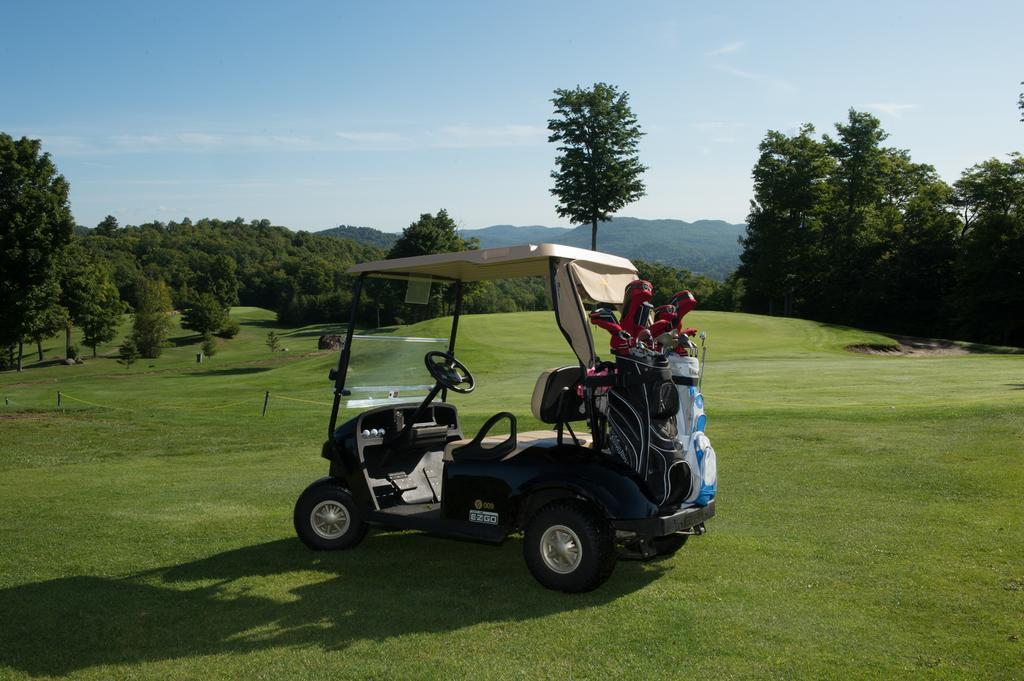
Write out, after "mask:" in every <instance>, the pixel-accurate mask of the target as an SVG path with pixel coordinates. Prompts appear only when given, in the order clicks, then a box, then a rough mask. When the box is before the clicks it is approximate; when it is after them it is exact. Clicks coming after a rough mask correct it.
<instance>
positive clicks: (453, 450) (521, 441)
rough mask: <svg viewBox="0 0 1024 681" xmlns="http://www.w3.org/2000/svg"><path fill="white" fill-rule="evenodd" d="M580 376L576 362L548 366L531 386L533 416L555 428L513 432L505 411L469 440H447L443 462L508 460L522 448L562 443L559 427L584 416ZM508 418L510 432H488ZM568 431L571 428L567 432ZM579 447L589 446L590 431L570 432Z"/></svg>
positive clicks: (495, 416) (509, 417) (581, 373)
mask: <svg viewBox="0 0 1024 681" xmlns="http://www.w3.org/2000/svg"><path fill="white" fill-rule="evenodd" d="M582 375H583V372H582V370H581V369H580V367H579V365H576V366H567V367H559V368H557V369H548V370H547V371H545V372H543V373H541V375H540V378H538V379H537V385H536V387H534V389H533V399H531V400H530V409H531V411H532V412H533V416H534V418H536V419H537V420H539V421H543V422H544V423H551V424H556V425H558V430H531V431H528V432H525V433H517V432H516V420H515V417H514V416H513V415H512V414H510V413H508V412H501V413H499V414H495V415H494V416H492V417H491V418H490V419H488V420H487V423H485V424H484V425H483V426H482V427H481V428H480V432H479V433H478V434H477V436H476V437H475V438H473V439H472V440H469V439H462V440H453V441H452V442H449V443H448V444H447V445H446V446H445V448H444V460H445V461H507V460H508V459H511V458H512V457H514V456H515V455H517V454H519V453H520V452H521V451H523V450H524V449H528V448H529V447H534V446H536V445H542V444H550V445H552V446H553V445H556V444H561V440H562V432H561V430H562V426H563V424H567V423H569V422H570V421H581V420H584V419H586V413H585V410H584V408H583V400H582V399H581V398H580V397H579V396H578V395H577V394H576V385H577V384H578V383H579V382H580V378H581V376H582ZM502 419H508V420H509V421H510V423H511V433H510V434H509V435H487V432H488V431H489V430H490V429H491V428H492V427H493V426H494V424H495V423H497V422H498V421H501V420H502ZM570 432H571V431H570ZM573 436H574V438H575V440H576V441H577V442H578V443H579V445H580V446H581V447H589V446H590V444H591V442H592V441H593V438H592V437H591V436H590V434H589V433H581V434H579V435H576V434H573Z"/></svg>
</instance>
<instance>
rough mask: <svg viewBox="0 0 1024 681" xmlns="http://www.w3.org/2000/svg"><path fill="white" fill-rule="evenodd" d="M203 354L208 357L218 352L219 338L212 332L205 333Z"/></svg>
mask: <svg viewBox="0 0 1024 681" xmlns="http://www.w3.org/2000/svg"><path fill="white" fill-rule="evenodd" d="M203 354H204V355H206V356H207V357H213V356H214V355H216V354H217V339H216V338H214V337H213V334H212V333H206V334H203Z"/></svg>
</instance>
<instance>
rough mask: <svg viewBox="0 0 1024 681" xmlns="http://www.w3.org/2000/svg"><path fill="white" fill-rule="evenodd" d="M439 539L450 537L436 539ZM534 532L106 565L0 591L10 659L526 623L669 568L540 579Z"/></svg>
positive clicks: (236, 647) (120, 661) (209, 650)
mask: <svg viewBox="0 0 1024 681" xmlns="http://www.w3.org/2000/svg"><path fill="white" fill-rule="evenodd" d="M438 542H443V544H442V545H440V546H439V545H438ZM521 550H522V544H521V542H520V541H519V540H516V539H513V540H510V541H508V542H506V543H505V544H504V545H503V546H501V547H500V548H493V547H488V546H481V545H476V544H467V543H462V542H457V541H452V540H445V539H439V538H433V537H427V536H425V535H415V534H414V535H409V534H407V533H400V532H387V531H378V532H375V533H374V534H373V535H372V536H371V537H369V538H368V541H366V542H365V543H364V544H363V546H362V547H361V548H360V550H359V551H352V552H336V553H312V552H310V551H308V550H306V549H305V548H304V547H303V546H302V545H301V544H300V543H299V542H298V540H295V539H283V540H278V541H273V542H268V543H265V544H257V545H254V546H249V547H245V548H241V549H236V550H233V551H226V552H224V553H220V554H216V555H213V556H210V557H209V558H204V559H200V560H197V561H193V562H189V563H182V564H180V565H175V566H171V567H167V568H160V569H157V570H152V571H148V572H143V573H139V574H135V575H131V576H128V577H125V578H107V577H96V576H90V575H80V576H74V577H64V578H60V579H54V580H50V581H45V582H36V583H32V584H24V585H21V586H16V587H12V588H8V589H3V590H0V622H3V623H4V625H3V626H2V627H0V667H2V666H8V667H11V668H13V669H16V670H19V671H22V672H24V673H27V674H30V675H32V676H43V675H63V674H68V673H71V672H74V671H77V670H81V669H86V668H89V667H95V666H98V665H133V664H139V663H145V662H153V661H160V660H173V659H178V658H189V657H196V656H201V655H211V654H218V653H235V654H238V653H245V652H248V651H256V650H264V649H272V648H283V647H304V646H319V647H321V648H322V649H324V650H338V649H344V648H345V647H347V646H348V645H349V644H350V643H352V642H354V641H358V640H362V639H367V638H369V639H374V640H382V639H387V638H391V637H394V636H400V635H403V634H410V633H431V632H433V633H441V632H445V631H454V630H457V629H461V628H464V627H470V626H473V625H477V624H482V623H500V622H507V623H515V622H520V621H525V620H531V619H535V618H542V617H546V616H548V615H553V614H557V613H563V612H565V613H569V612H572V611H580V614H581V616H583V617H587V616H588V615H587V614H586V613H585V611H586V610H588V609H590V608H593V607H596V606H600V605H604V604H607V603H609V602H611V601H614V600H616V599H618V598H620V597H623V596H625V595H627V594H629V593H632V592H634V591H637V590H639V589H642V588H644V587H645V586H647V585H648V584H649V583H651V582H653V581H654V580H656V579H658V578H659V576H660V575H661V573H662V571H663V569H664V568H661V567H659V566H658V565H657V564H653V565H652V564H646V565H641V564H638V563H621V564H620V565H619V566H618V568H617V569H616V572H615V575H614V576H613V578H612V579H611V580H610V581H609V582H608V583H606V584H605V585H604V586H602V587H601V588H600V589H598V590H597V591H594V592H591V593H587V594H576V595H565V594H559V593H554V592H551V591H548V590H546V589H544V588H542V587H541V586H539V585H538V584H536V583H535V582H534V580H533V579H532V578H531V577H530V575H529V573H528V572H527V571H526V570H525V569H524V568H523V566H522V558H521V555H520V553H521Z"/></svg>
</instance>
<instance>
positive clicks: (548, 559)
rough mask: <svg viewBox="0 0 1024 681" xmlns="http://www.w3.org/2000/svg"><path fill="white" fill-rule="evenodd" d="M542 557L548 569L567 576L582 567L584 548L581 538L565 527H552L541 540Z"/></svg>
mask: <svg viewBox="0 0 1024 681" xmlns="http://www.w3.org/2000/svg"><path fill="white" fill-rule="evenodd" d="M540 555H541V557H542V558H543V559H544V564H545V565H547V566H548V568H549V569H550V570H551V571H553V572H557V573H558V574H560V575H567V574H569V573H570V572H572V571H573V570H575V569H576V568H578V567H579V565H580V560H581V559H582V558H583V548H582V547H581V546H580V538H579V537H578V536H576V533H575V532H573V531H572V530H571V529H569V528H568V527H566V526H565V525H552V526H551V527H549V528H548V529H547V530H546V531H545V532H544V535H543V536H542V537H541V538H540Z"/></svg>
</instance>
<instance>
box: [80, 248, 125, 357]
mask: <svg viewBox="0 0 1024 681" xmlns="http://www.w3.org/2000/svg"><path fill="white" fill-rule="evenodd" d="M93 276H94V278H93V279H92V280H91V281H90V284H89V290H88V295H87V296H86V297H85V299H84V301H83V303H82V306H81V307H80V308H79V309H78V311H77V313H76V314H77V316H76V322H77V324H78V325H79V326H80V327H82V337H83V338H82V342H83V343H84V344H85V345H86V346H88V347H90V348H92V356H93V357H95V356H96V347H97V346H99V345H102V344H103V343H109V342H110V341H112V340H114V336H115V335H116V334H117V329H118V327H119V326H120V324H121V316H122V315H123V314H124V308H125V305H124V303H123V302H121V296H120V295H119V294H118V292H117V287H116V286H114V282H113V281H112V280H111V279H110V277H109V276H107V274H106V271H105V270H103V269H102V268H96V269H95V270H94V275H93Z"/></svg>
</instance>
